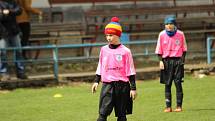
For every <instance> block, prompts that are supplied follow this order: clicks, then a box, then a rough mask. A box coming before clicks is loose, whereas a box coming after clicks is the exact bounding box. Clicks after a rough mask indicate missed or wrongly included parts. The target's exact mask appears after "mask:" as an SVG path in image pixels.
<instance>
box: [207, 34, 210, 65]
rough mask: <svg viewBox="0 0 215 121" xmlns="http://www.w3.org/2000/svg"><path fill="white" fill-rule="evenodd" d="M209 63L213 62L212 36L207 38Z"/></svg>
mask: <svg viewBox="0 0 215 121" xmlns="http://www.w3.org/2000/svg"><path fill="white" fill-rule="evenodd" d="M207 63H208V64H210V63H211V38H210V37H208V38H207Z"/></svg>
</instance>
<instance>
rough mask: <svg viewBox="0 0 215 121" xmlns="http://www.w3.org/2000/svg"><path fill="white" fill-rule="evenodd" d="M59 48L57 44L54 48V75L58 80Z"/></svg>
mask: <svg viewBox="0 0 215 121" xmlns="http://www.w3.org/2000/svg"><path fill="white" fill-rule="evenodd" d="M58 60H59V58H58V48H57V46H55V48H54V49H53V61H54V77H55V79H56V80H57V81H59V76H58V73H59V72H58Z"/></svg>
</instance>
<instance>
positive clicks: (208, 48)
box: [207, 37, 215, 64]
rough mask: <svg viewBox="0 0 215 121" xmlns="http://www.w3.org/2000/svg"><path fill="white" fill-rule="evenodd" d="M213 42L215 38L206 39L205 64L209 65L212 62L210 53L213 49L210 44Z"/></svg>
mask: <svg viewBox="0 0 215 121" xmlns="http://www.w3.org/2000/svg"><path fill="white" fill-rule="evenodd" d="M214 40H215V37H207V63H208V64H211V60H212V55H211V54H212V52H214V51H215V49H213V47H212V46H213V45H212V42H213V41H214Z"/></svg>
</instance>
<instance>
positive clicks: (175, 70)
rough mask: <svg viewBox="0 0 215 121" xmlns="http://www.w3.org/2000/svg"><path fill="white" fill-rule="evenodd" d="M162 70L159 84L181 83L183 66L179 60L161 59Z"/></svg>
mask: <svg viewBox="0 0 215 121" xmlns="http://www.w3.org/2000/svg"><path fill="white" fill-rule="evenodd" d="M163 63H164V70H161V71H160V72H161V73H160V83H162V84H166V85H169V84H171V82H172V81H173V80H174V81H176V82H177V81H180V82H183V78H184V64H183V62H182V60H181V59H180V58H165V59H163Z"/></svg>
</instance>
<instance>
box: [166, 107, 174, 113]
mask: <svg viewBox="0 0 215 121" xmlns="http://www.w3.org/2000/svg"><path fill="white" fill-rule="evenodd" d="M164 112H165V113H169V112H172V108H170V107H167V108H165V109H164Z"/></svg>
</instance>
